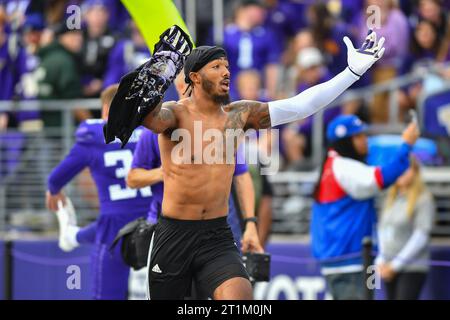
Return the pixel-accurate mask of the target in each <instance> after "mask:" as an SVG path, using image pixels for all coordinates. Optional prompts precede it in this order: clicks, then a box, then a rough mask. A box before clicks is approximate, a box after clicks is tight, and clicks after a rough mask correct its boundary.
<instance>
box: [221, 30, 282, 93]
mask: <svg viewBox="0 0 450 320" xmlns="http://www.w3.org/2000/svg"><path fill="white" fill-rule="evenodd" d="M281 42H282V41H280V39H277V38H276V36H275V34H274V33H273V32H272V31H271V30H270V29H268V28H266V27H264V26H259V27H256V28H253V29H252V30H250V31H249V32H243V31H241V30H239V28H238V27H237V26H236V25H235V24H231V25H229V26H227V27H226V28H225V31H224V40H223V47H224V49H225V50H226V52H227V57H228V62H229V63H230V72H231V95H232V97H233V98H234V97H236V96H237V95H236V92H237V89H236V88H235V86H236V84H235V79H236V77H237V75H238V73H239V71H241V70H248V69H256V70H258V71H260V72H263V71H264V68H265V66H266V65H268V64H272V63H278V62H279V60H280V55H281V50H282V46H281Z"/></svg>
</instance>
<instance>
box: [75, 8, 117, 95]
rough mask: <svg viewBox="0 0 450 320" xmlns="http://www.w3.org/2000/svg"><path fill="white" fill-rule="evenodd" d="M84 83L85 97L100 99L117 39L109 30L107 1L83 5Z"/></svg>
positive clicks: (82, 65) (82, 50)
mask: <svg viewBox="0 0 450 320" xmlns="http://www.w3.org/2000/svg"><path fill="white" fill-rule="evenodd" d="M83 16H84V21H85V23H86V26H85V28H84V29H83V38H84V41H83V47H82V49H81V58H82V64H81V67H82V82H83V96H84V97H98V96H99V94H100V91H101V90H102V87H103V77H104V74H105V72H106V65H107V63H108V55H109V53H110V51H111V49H112V48H113V46H114V44H115V41H116V39H115V38H114V36H113V35H112V33H111V32H110V30H109V29H108V17H109V12H108V8H107V7H106V2H105V0H88V1H86V2H85V3H84V4H83Z"/></svg>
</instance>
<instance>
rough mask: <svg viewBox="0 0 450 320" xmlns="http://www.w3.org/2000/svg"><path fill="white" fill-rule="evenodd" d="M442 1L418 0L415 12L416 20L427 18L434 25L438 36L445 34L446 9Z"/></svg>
mask: <svg viewBox="0 0 450 320" xmlns="http://www.w3.org/2000/svg"><path fill="white" fill-rule="evenodd" d="M442 2H443V1H442V0H420V1H419V6H418V13H417V16H418V17H417V20H420V19H425V20H429V21H431V22H432V23H433V24H434V25H435V26H436V30H437V33H438V37H443V36H444V35H445V34H446V32H447V26H448V24H447V23H448V22H447V21H448V11H447V10H445V8H444V7H443V5H442Z"/></svg>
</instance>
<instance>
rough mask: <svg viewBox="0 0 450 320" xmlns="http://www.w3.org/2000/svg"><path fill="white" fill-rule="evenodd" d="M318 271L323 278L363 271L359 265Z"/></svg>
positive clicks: (326, 268) (325, 268)
mask: <svg viewBox="0 0 450 320" xmlns="http://www.w3.org/2000/svg"><path fill="white" fill-rule="evenodd" d="M320 271H321V272H322V274H323V275H324V276H327V275H330V274H335V273H351V272H359V271H363V266H362V265H360V264H353V265H350V266H342V267H324V268H321V269H320Z"/></svg>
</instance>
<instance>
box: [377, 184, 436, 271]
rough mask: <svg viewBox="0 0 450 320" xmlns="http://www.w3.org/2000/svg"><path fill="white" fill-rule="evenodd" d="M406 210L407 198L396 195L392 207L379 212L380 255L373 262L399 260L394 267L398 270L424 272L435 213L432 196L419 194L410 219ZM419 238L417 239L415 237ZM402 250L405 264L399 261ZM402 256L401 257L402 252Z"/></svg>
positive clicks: (425, 193)
mask: <svg viewBox="0 0 450 320" xmlns="http://www.w3.org/2000/svg"><path fill="white" fill-rule="evenodd" d="M407 207H408V199H407V198H406V197H405V196H403V195H400V194H399V195H398V196H397V198H396V199H395V201H394V203H393V204H392V206H391V207H389V208H385V209H384V210H383V213H382V216H381V219H380V223H379V225H378V237H379V244H380V248H379V249H380V253H381V255H380V257H379V258H377V260H381V261H389V262H393V261H395V262H399V261H400V263H399V264H398V268H399V269H400V270H401V271H426V270H427V269H428V264H427V263H426V261H427V260H428V259H429V249H428V247H429V242H430V238H429V234H430V232H431V229H432V227H433V222H434V214H435V204H434V200H433V196H432V195H431V194H430V193H429V192H428V191H425V192H423V193H422V194H421V195H420V197H419V199H418V200H417V203H416V207H415V209H414V213H413V215H412V217H410V216H409V215H408V213H407ZM413 235H414V236H413ZM420 235H421V237H416V236H420ZM419 239H420V240H419ZM405 247H408V248H407V250H406V251H408V252H407V253H406V255H407V256H408V258H409V259H407V260H408V261H405V259H404V258H403V257H401V258H399V254H400V253H401V252H402V250H403V249H404V248H405ZM402 253H403V254H405V250H404V251H403V252H402ZM411 254H412V255H413V256H411ZM396 265H397V264H396ZM398 271H399V270H398Z"/></svg>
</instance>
